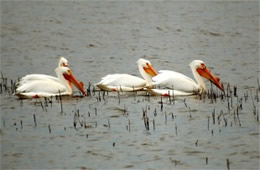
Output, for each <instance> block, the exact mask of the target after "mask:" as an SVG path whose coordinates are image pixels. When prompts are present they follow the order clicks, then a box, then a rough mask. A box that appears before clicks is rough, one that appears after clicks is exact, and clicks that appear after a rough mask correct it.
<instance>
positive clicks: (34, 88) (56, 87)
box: [16, 79, 66, 95]
mask: <svg viewBox="0 0 260 170" xmlns="http://www.w3.org/2000/svg"><path fill="white" fill-rule="evenodd" d="M59 91H60V93H61V94H64V93H65V92H66V87H65V85H63V84H61V83H60V82H57V81H56V80H51V79H41V80H34V81H30V82H27V83H22V84H20V85H19V86H18V87H17V89H16V93H17V94H19V93H41V92H45V93H50V94H53V95H58V94H59Z"/></svg>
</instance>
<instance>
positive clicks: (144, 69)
mask: <svg viewBox="0 0 260 170" xmlns="http://www.w3.org/2000/svg"><path fill="white" fill-rule="evenodd" d="M137 64H138V68H139V72H140V74H141V75H142V77H143V78H144V79H145V80H146V82H147V86H151V84H152V77H154V76H156V75H157V71H156V70H155V69H154V68H153V66H152V64H151V63H150V61H148V60H145V59H143V58H140V59H139V60H137Z"/></svg>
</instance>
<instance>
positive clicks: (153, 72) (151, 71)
mask: <svg viewBox="0 0 260 170" xmlns="http://www.w3.org/2000/svg"><path fill="white" fill-rule="evenodd" d="M143 68H144V71H145V72H146V73H147V74H149V75H151V76H152V77H154V76H156V75H157V71H156V70H155V69H154V68H153V66H152V65H150V64H147V65H146V67H143Z"/></svg>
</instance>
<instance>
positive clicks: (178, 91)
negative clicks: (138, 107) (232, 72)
mask: <svg viewBox="0 0 260 170" xmlns="http://www.w3.org/2000/svg"><path fill="white" fill-rule="evenodd" d="M190 67H191V70H192V73H193V76H194V78H195V80H196V82H195V81H194V80H192V79H191V78H189V77H187V76H185V75H183V74H181V73H178V72H174V71H169V70H162V71H159V74H158V75H157V76H155V77H153V79H152V80H153V85H155V86H157V87H160V88H159V89H148V91H150V92H151V93H152V94H155V95H164V96H168V95H170V96H186V95H193V94H197V93H203V92H205V91H206V85H205V83H204V81H203V79H202V77H204V78H206V79H208V80H209V81H211V82H212V83H214V84H215V85H216V86H217V87H218V88H220V89H221V90H223V87H222V85H221V84H220V83H219V78H217V77H215V76H214V75H212V74H211V73H210V71H209V70H208V69H207V67H206V65H205V63H204V62H203V61H201V60H193V61H192V62H191V63H190Z"/></svg>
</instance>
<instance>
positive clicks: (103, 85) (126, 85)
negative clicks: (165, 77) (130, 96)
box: [96, 59, 157, 92]
mask: <svg viewBox="0 0 260 170" xmlns="http://www.w3.org/2000/svg"><path fill="white" fill-rule="evenodd" d="M137 64H138V69H139V72H140V74H141V75H142V77H143V78H144V79H142V78H140V77H136V76H132V75H130V74H108V75H106V76H105V77H103V78H102V80H101V81H100V82H99V83H97V84H96V86H97V87H98V88H100V89H101V90H105V91H125V92H127V91H137V90H142V89H143V88H145V87H151V86H152V77H153V76H156V75H157V72H156V71H155V69H154V68H153V67H152V64H151V63H150V61H148V60H145V59H139V60H138V61H137Z"/></svg>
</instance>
